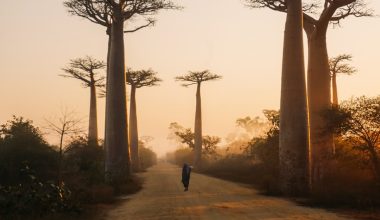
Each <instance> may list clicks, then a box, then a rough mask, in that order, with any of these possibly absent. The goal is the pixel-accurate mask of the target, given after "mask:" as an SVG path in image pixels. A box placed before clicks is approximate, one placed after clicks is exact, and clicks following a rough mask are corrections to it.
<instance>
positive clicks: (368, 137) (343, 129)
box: [326, 96, 380, 184]
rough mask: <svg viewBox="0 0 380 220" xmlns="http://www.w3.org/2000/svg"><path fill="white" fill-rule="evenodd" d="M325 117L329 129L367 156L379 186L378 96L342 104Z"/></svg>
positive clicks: (379, 122)
mask: <svg viewBox="0 0 380 220" xmlns="http://www.w3.org/2000/svg"><path fill="white" fill-rule="evenodd" d="M326 116H328V117H327V118H328V119H329V120H328V121H329V122H330V123H329V124H330V126H329V128H330V129H332V130H333V131H334V132H335V133H337V134H339V135H341V136H342V137H343V138H344V139H345V140H347V141H349V142H350V143H352V145H353V146H354V149H355V150H358V151H361V152H363V153H364V154H366V155H367V156H368V158H369V161H370V162H371V164H372V167H373V171H374V174H375V177H376V179H377V181H378V183H379V184H380V96H378V97H375V98H367V97H365V96H361V97H358V98H354V99H351V100H349V101H345V102H342V103H341V105H339V107H337V108H333V110H330V114H326Z"/></svg>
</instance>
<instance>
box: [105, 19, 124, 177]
mask: <svg viewBox="0 0 380 220" xmlns="http://www.w3.org/2000/svg"><path fill="white" fill-rule="evenodd" d="M116 16H117V15H116ZM123 24H124V22H123V19H122V18H121V16H120V19H115V20H114V21H113V23H112V28H111V50H110V57H109V64H108V67H109V71H108V76H107V95H106V114H107V116H106V126H105V127H106V129H107V132H106V133H105V134H106V136H105V140H104V141H105V150H106V162H105V169H106V180H107V182H109V183H112V184H118V183H121V182H123V181H125V180H126V179H127V178H128V177H129V176H130V173H131V170H130V157H129V143H128V123H127V106H126V86H125V79H126V76H125V63H124V62H125V61H124V33H123V30H124V28H123Z"/></svg>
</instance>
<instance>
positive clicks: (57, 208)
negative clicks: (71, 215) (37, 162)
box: [0, 165, 80, 216]
mask: <svg viewBox="0 0 380 220" xmlns="http://www.w3.org/2000/svg"><path fill="white" fill-rule="evenodd" d="M21 172H22V174H23V176H25V177H26V178H27V181H24V182H23V183H19V184H15V185H8V186H1V185H0V214H2V215H4V216H13V215H28V216H30V215H31V216H42V215H46V214H48V213H56V212H79V211H80V209H79V208H78V206H77V205H76V204H75V203H74V202H73V201H72V200H71V192H70V190H69V189H68V188H67V187H66V186H65V185H62V186H58V185H56V184H54V183H52V182H46V181H40V180H39V179H38V178H37V177H36V176H35V171H33V170H32V169H30V168H29V166H28V165H26V166H25V168H24V169H22V170H21Z"/></svg>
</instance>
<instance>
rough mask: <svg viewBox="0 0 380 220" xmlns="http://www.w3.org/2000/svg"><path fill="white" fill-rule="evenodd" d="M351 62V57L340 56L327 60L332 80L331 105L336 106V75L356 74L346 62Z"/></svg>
mask: <svg viewBox="0 0 380 220" xmlns="http://www.w3.org/2000/svg"><path fill="white" fill-rule="evenodd" d="M351 60H352V55H350V54H342V55H338V56H336V57H332V58H330V59H329V66H330V74H331V80H332V104H333V105H335V106H337V105H338V86H337V83H336V76H337V75H338V74H345V75H352V74H354V73H356V71H357V70H356V69H355V68H354V67H352V66H350V65H349V64H348V63H346V62H348V61H351Z"/></svg>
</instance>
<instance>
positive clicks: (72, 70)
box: [60, 56, 106, 87]
mask: <svg viewBox="0 0 380 220" xmlns="http://www.w3.org/2000/svg"><path fill="white" fill-rule="evenodd" d="M105 67H106V64H105V63H104V62H103V61H99V60H96V59H94V58H92V57H90V56H86V57H85V58H77V59H72V60H70V63H69V65H68V66H67V67H65V68H62V70H63V71H64V72H65V73H64V74H60V76H62V77H65V78H74V79H78V80H80V81H82V85H83V87H91V86H96V87H105V84H104V81H105V77H104V76H102V75H101V74H100V73H98V72H97V70H101V69H104V68H105Z"/></svg>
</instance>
